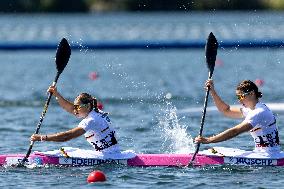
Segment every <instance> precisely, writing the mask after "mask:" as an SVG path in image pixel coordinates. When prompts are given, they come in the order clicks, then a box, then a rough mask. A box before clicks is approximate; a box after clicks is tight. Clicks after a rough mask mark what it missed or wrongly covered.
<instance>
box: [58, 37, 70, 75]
mask: <svg viewBox="0 0 284 189" xmlns="http://www.w3.org/2000/svg"><path fill="white" fill-rule="evenodd" d="M70 55H71V48H70V45H69V43H68V41H67V40H66V39H65V38H63V39H62V40H61V41H60V43H59V45H58V47H57V51H56V57H55V63H56V69H57V71H58V73H61V72H62V71H63V70H64V68H65V66H66V65H67V63H68V61H69V58H70Z"/></svg>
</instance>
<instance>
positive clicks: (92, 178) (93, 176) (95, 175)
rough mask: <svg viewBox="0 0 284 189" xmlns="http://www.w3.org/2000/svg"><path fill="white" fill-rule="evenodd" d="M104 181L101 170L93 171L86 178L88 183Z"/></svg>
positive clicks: (104, 177)
mask: <svg viewBox="0 0 284 189" xmlns="http://www.w3.org/2000/svg"><path fill="white" fill-rule="evenodd" d="M104 181H106V176H105V174H104V173H103V172H102V171H98V170H96V171H93V172H91V173H90V174H89V176H88V178H87V182H88V183H93V182H104Z"/></svg>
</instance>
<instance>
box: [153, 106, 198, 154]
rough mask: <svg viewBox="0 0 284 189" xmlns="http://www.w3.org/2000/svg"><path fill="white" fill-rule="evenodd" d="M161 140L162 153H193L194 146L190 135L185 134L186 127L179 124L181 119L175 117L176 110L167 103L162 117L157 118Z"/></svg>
mask: <svg viewBox="0 0 284 189" xmlns="http://www.w3.org/2000/svg"><path fill="white" fill-rule="evenodd" d="M158 120H159V124H158V126H159V129H160V130H161V133H162V136H161V138H162V139H163V140H164V142H163V145H162V150H163V152H166V153H175V154H186V153H192V152H193V151H194V144H193V140H192V137H191V135H190V134H188V133H187V131H186V130H187V126H186V125H183V124H180V123H179V121H180V120H181V119H179V118H178V116H177V109H176V107H175V106H173V105H172V104H171V103H169V102H167V108H166V110H164V115H162V116H161V117H159V118H158Z"/></svg>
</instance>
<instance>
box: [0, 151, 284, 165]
mask: <svg viewBox="0 0 284 189" xmlns="http://www.w3.org/2000/svg"><path fill="white" fill-rule="evenodd" d="M23 157H24V155H23V154H8V155H0V166H3V165H5V164H6V163H7V162H10V163H11V161H10V160H13V162H14V163H15V164H16V163H17V162H21V160H22V159H23ZM191 158H192V154H138V155H137V156H136V157H134V158H132V159H128V160H98V159H87V158H65V157H54V156H47V155H43V154H39V153H36V154H31V155H30V157H29V161H31V162H40V163H39V164H51V165H71V166H94V165H100V164H103V163H121V164H125V165H128V166H145V167H147V166H187V165H188V163H189V161H190V160H191ZM226 158H227V159H226ZM228 161H232V162H228ZM224 163H229V164H238V165H261V166H262V165H273V166H284V158H282V159H277V160H276V159H274V160H270V159H266V160H263V159H251V158H235V159H234V158H232V157H222V156H210V155H197V156H196V159H195V161H194V165H195V166H203V165H220V164H224Z"/></svg>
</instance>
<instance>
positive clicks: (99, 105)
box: [97, 102, 104, 110]
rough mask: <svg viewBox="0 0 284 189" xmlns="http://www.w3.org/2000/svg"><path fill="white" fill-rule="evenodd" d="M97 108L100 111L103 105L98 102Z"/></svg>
mask: <svg viewBox="0 0 284 189" xmlns="http://www.w3.org/2000/svg"><path fill="white" fill-rule="evenodd" d="M97 106H98V108H99V109H100V110H102V109H103V108H104V105H103V104H102V103H101V102H98V104H97Z"/></svg>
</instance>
